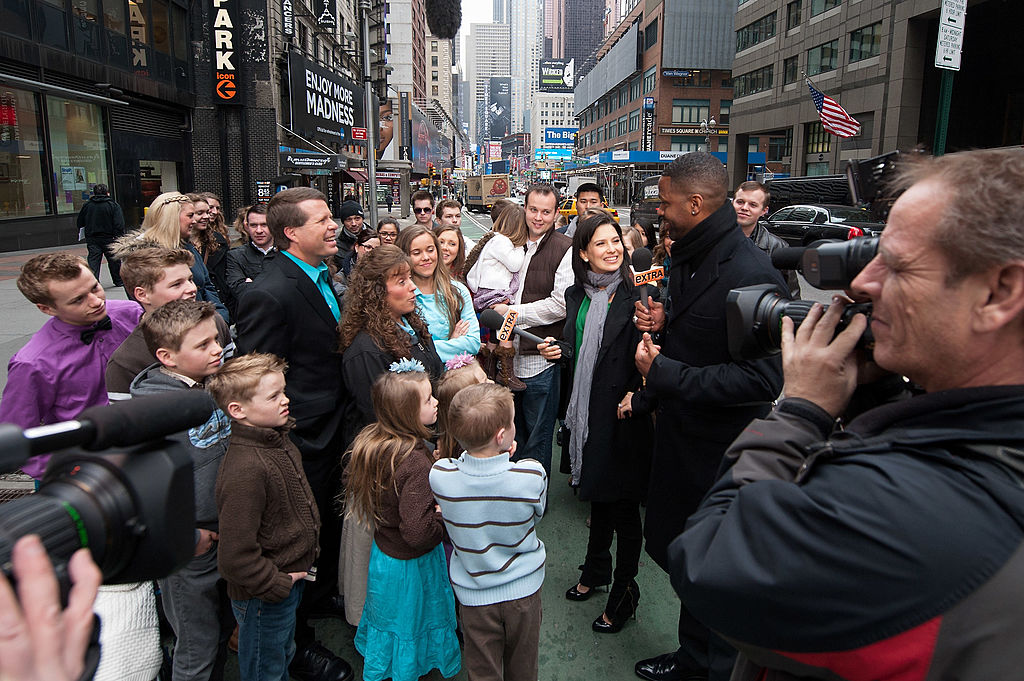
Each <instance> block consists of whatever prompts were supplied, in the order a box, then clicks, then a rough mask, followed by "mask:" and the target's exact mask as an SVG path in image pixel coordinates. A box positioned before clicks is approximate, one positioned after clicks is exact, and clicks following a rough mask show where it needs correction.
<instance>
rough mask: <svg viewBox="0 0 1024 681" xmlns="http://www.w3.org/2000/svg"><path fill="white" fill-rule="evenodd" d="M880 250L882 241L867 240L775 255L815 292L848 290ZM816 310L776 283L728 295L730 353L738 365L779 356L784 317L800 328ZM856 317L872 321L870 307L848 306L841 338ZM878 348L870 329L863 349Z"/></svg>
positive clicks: (777, 262) (840, 327)
mask: <svg viewBox="0 0 1024 681" xmlns="http://www.w3.org/2000/svg"><path fill="white" fill-rule="evenodd" d="M877 251H878V237H863V238H859V239H851V240H850V241H840V242H835V243H827V244H822V245H820V246H816V247H810V248H782V249H779V251H777V252H776V254H773V255H772V262H773V263H774V264H775V266H776V267H786V268H793V267H796V269H797V270H798V271H799V272H800V274H802V275H803V276H804V278H805V279H806V280H807V283H809V284H810V285H811V286H814V287H815V288H820V289H845V288H848V287H849V285H850V283H851V282H852V281H853V280H854V278H855V277H856V276H857V274H858V273H860V271H861V270H862V269H864V267H865V266H866V265H867V264H868V263H869V262H871V259H872V258H874V257H875V253H877ZM812 305H814V301H812V300H792V299H790V298H789V296H788V294H787V293H786V291H785V290H783V289H782V288H780V287H779V286H777V285H775V284H758V285H756V286H744V287H743V288H737V289H733V290H731V291H729V293H728V295H727V296H726V325H727V329H728V335H729V354H730V355H732V357H733V358H734V359H737V360H742V359H759V358H762V357H768V356H770V355H774V354H776V353H777V352H779V351H780V350H781V348H782V318H783V317H789V318H791V319H792V320H793V323H794V325H795V327H797V328H799V326H800V324H801V323H802V322H803V321H804V319H806V317H807V313H808V312H809V311H810V309H811V306H812ZM825 307H826V308H827V307H828V306H827V305H826V306H825ZM856 314H864V315H867V317H868V318H870V317H871V303H856V304H853V305H847V306H846V308H845V309H844V310H843V315H842V317H841V318H840V320H839V324H838V326H837V327H836V333H839V332H840V331H842V330H843V329H845V328H846V327H847V325H848V324H849V323H850V320H852V319H853V316H854V315H856ZM873 343H874V339H873V338H872V336H871V329H870V327H869V328H868V329H866V330H865V331H864V335H863V336H861V339H860V343H859V347H861V348H862V349H864V350H865V351H867V352H870V351H871V348H872V345H873Z"/></svg>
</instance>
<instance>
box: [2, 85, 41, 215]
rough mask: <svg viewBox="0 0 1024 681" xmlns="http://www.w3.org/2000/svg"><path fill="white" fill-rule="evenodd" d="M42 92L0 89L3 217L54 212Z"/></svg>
mask: <svg viewBox="0 0 1024 681" xmlns="http://www.w3.org/2000/svg"><path fill="white" fill-rule="evenodd" d="M43 139H44V138H43V121H42V115H41V109H40V102H39V95H38V94H36V93H34V92H26V91H24V90H16V89H14V88H9V87H2V88H0V219H4V218H21V217H32V216H38V215H49V214H52V213H53V210H52V207H51V204H50V200H49V195H50V192H49V191H48V190H47V188H46V172H47V171H46V162H45V146H44V144H43Z"/></svg>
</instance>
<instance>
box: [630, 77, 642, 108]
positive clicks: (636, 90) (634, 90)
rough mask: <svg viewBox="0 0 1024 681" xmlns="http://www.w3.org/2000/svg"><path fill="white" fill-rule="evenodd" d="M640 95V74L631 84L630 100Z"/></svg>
mask: <svg viewBox="0 0 1024 681" xmlns="http://www.w3.org/2000/svg"><path fill="white" fill-rule="evenodd" d="M639 96H640V76H637V77H636V78H634V79H633V80H632V81H631V82H630V84H629V101H631V102H632V101H633V100H634V99H636V98H637V97H639Z"/></svg>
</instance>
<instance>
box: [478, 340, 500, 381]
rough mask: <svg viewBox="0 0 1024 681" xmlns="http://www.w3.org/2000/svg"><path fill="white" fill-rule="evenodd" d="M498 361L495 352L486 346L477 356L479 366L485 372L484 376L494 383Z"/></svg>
mask: <svg viewBox="0 0 1024 681" xmlns="http://www.w3.org/2000/svg"><path fill="white" fill-rule="evenodd" d="M497 359H498V358H497V357H496V356H495V354H494V351H493V350H491V349H490V348H489V347H487V346H486V345H481V346H480V352H478V353H477V355H476V361H477V364H479V365H480V368H481V369H483V370H484V374H485V375H486V376H487V378H489V379H491V380H492V381H493V380H495V373H496V371H497V367H496V366H495V364H496V362H497Z"/></svg>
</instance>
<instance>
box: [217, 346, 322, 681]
mask: <svg viewBox="0 0 1024 681" xmlns="http://www.w3.org/2000/svg"><path fill="white" fill-rule="evenodd" d="M286 368H287V365H286V364H285V362H284V360H282V359H279V358H278V357H275V356H274V355H268V354H250V355H243V356H241V357H236V358H234V359H232V360H230V361H228V362H227V363H225V364H224V366H223V367H221V369H220V371H218V372H217V374H216V375H214V376H212V377H211V378H210V379H209V380H208V381H207V389H208V390H209V391H210V393H212V394H213V397H214V399H215V400H217V403H218V404H219V405H220V406H221V409H223V410H224V411H225V412H227V414H228V416H230V417H231V442H230V444H229V445H228V452H227V454H226V455H225V456H224V461H223V463H222V464H221V467H220V472H219V474H218V475H217V493H216V494H217V510H218V514H219V517H220V548H219V550H220V553H219V556H218V568H219V569H220V573H221V576H222V577H223V578H224V580H225V581H226V582H227V584H228V596H229V597H230V598H231V606H232V609H233V610H234V613H235V619H236V620H238V663H239V670H240V672H241V677H242V678H243V679H245V680H246V681H252V680H257V679H259V680H262V679H275V680H277V679H286V678H288V664H289V663H290V662H291V659H292V657H293V656H294V654H295V641H294V639H295V609H296V607H298V604H299V600H300V599H301V597H302V588H303V584H304V582H303V580H304V579H306V578H307V576H308V573H309V570H310V567H311V566H312V565H313V563H314V562H315V561H316V557H317V553H318V545H317V539H318V533H319V530H320V515H319V513H318V512H317V506H316V502H315V501H314V499H313V493H312V492H311V491H310V488H309V484H308V483H307V482H306V476H305V474H304V473H303V471H302V461H301V456H300V454H299V450H298V449H297V448H296V447H295V445H294V444H292V441H291V439H290V438H289V437H288V431H289V429H290V428H291V426H292V424H293V423H294V421H293V420H292V419H290V418H289V416H288V398H287V397H286V396H285V393H284V385H285V381H284V371H285V369H286Z"/></svg>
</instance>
